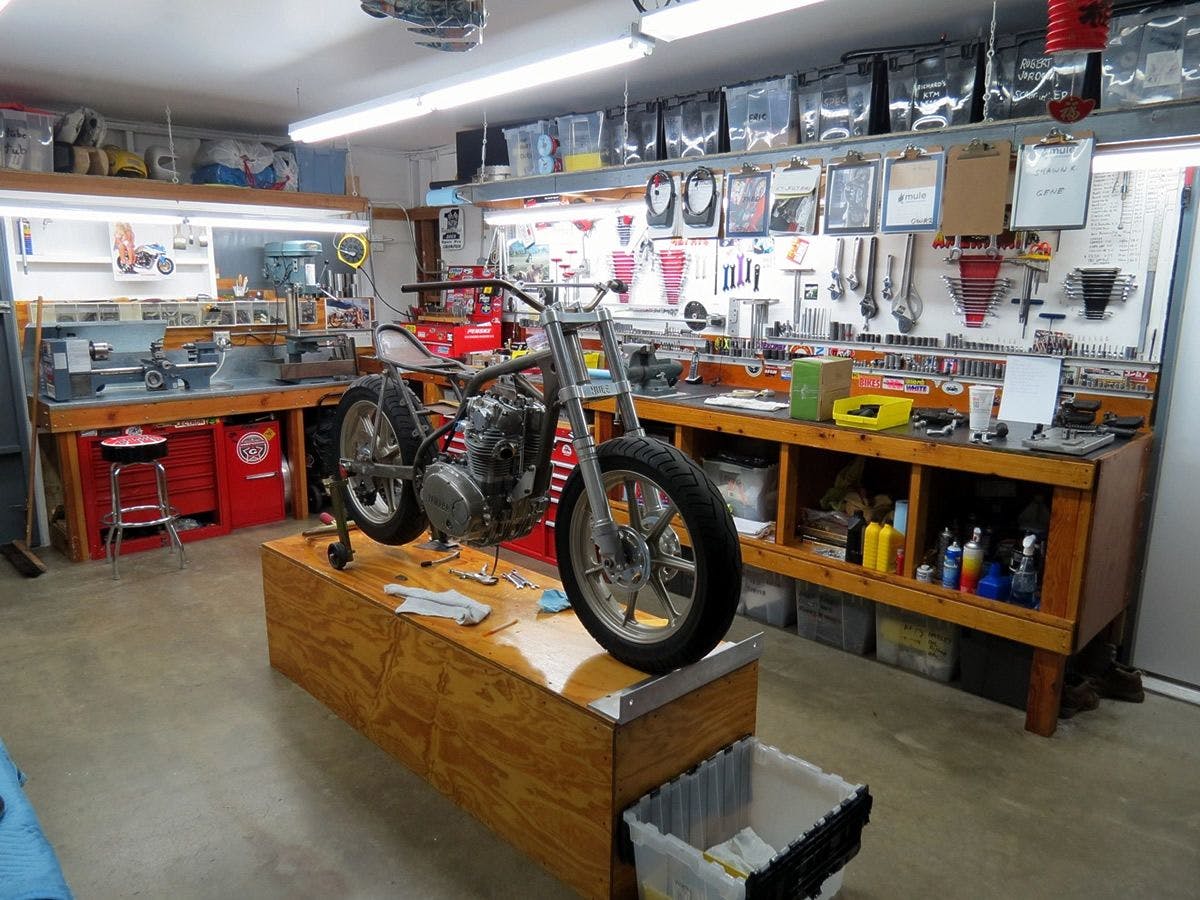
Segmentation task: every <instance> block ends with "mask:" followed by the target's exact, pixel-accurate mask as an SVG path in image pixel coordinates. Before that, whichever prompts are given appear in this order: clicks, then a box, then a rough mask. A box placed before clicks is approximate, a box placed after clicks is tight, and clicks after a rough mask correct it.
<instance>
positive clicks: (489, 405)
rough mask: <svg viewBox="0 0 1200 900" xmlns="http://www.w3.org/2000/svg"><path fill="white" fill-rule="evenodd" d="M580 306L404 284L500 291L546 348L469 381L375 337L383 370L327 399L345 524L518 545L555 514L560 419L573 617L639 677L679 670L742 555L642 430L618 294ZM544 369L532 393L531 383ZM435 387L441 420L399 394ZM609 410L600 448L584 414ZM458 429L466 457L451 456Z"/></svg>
mask: <svg viewBox="0 0 1200 900" xmlns="http://www.w3.org/2000/svg"><path fill="white" fill-rule="evenodd" d="M593 287H594V289H595V292H596V293H595V296H594V297H592V298H591V299H590V300H589V301H588V302H586V303H584V302H568V301H567V300H566V299H561V300H560V299H556V298H554V297H553V296H551V297H550V299H547V300H545V302H543V300H542V299H538V298H536V297H534V296H532V295H531V294H529V293H526V291H524V290H522V289H521V288H519V287H517V286H516V285H514V284H511V283H509V282H507V281H504V280H501V279H475V280H466V281H454V282H449V281H447V282H424V283H421V284H407V285H404V286H403V287H402V288H401V291H402V292H404V293H415V292H417V291H427V290H443V289H455V290H463V289H469V288H479V289H492V290H493V291H495V292H496V293H497V294H499V293H501V292H507V293H508V294H510V295H512V296H513V297H516V298H517V299H518V300H520V301H521V302H522V303H524V304H525V305H526V306H529V307H530V308H532V309H534V310H536V311H537V312H538V313H540V314H541V325H542V327H543V328H544V330H545V335H546V338H547V341H548V345H549V346H548V347H547V348H546V349H543V350H538V351H535V352H531V353H528V354H526V355H525V356H520V357H516V358H513V359H510V360H506V361H504V362H501V363H498V364H496V365H492V366H488V367H486V368H484V369H481V370H475V369H471V368H468V367H466V366H464V365H463V364H462V363H459V362H457V361H455V360H448V359H443V358H441V357H438V356H435V355H434V354H432V353H431V352H430V351H429V350H428V349H427V348H426V347H425V346H424V344H422V343H421V342H420V341H419V340H418V339H417V338H416V336H415V335H413V334H412V332H410V331H409V330H408V329H406V328H403V327H401V326H398V325H394V324H384V325H380V326H378V327H377V328H376V329H375V350H376V354H377V356H378V359H379V361H380V362H381V363H382V365H383V368H384V371H383V373H382V374H379V375H368V376H365V377H363V378H359V379H358V380H356V381H355V382H354V383H353V384H351V386H350V387H349V388H348V389H347V391H346V392H345V394H344V395H343V396H342V399H341V401H340V403H339V404H338V408H337V414H336V423H337V424H336V434H337V446H336V448H335V449H336V451H337V460H336V465H337V466H338V467H339V471H340V472H341V473H342V474H343V475H344V477H345V481H344V486H343V488H342V490H343V492H344V500H345V503H346V508H347V511H348V513H349V516H350V518H352V519H354V521H355V522H356V524H357V525H358V527H359V529H360V530H361V531H363V532H364V533H365V534H366V535H367V536H368V537H370V538H372V539H373V540H375V541H378V542H380V543H384V544H393V545H395V544H407V543H411V542H412V541H415V540H417V539H418V538H419V537H421V535H422V534H423V533H424V532H425V530H426V528H427V527H428V528H429V529H430V530H431V531H432V533H433V535H434V537H435V538H437V539H440V540H443V541H449V540H454V541H458V542H460V543H463V544H467V545H469V546H473V547H492V546H496V545H499V544H500V543H502V542H505V541H511V540H515V539H518V538H520V537H523V536H524V535H527V534H528V533H529V532H530V531H531V530H532V529H533V527H534V525H536V524H537V522H538V521H539V520H540V519H541V518H542V516H543V514H544V513H545V512H546V510H547V508H548V506H549V503H550V480H551V473H552V472H553V466H552V464H551V458H550V456H551V451H552V449H553V447H554V439H555V434H556V430H557V427H558V422H559V415H560V413H565V415H566V418H567V421H568V422H569V423H570V426H571V434H572V444H573V448H574V451H575V457H576V461H577V465H576V466H575V468H574V469H573V470H572V472H571V474H570V476H569V477H568V479H567V482H566V485H565V487H564V489H563V491H562V494H561V498H560V501H559V506H558V514H557V519H556V521H555V523H554V524H555V529H554V530H555V541H556V548H557V553H558V564H559V569H560V575H561V578H562V583H563V587H564V589H565V591H566V594H567V597H568V599H569V600H570V602H571V605H572V607H573V608H574V610H575V613H576V615H577V616H578V618H579V621H580V622H582V623H583V625H584V627H585V628H586V629H587V630H588V632H589V633H590V634H591V635H592V637H593V638H595V639H596V641H597V642H598V643H599V644H600V645H601V646H602V647H604V649H606V650H607V651H608V652H609V653H610V654H611V655H612V656H614V657H615V658H616V659H618V660H620V661H621V662H623V663H626V664H627V665H630V666H633V667H635V668H637V669H640V670H642V671H645V672H650V673H661V672H666V671H670V670H672V669H676V668H678V667H680V666H684V665H688V664H690V663H693V662H695V661H697V660H699V659H700V658H701V657H703V656H705V655H706V654H707V653H708V652H709V651H711V650H712V649H713V648H714V647H715V646H716V645H717V643H718V642H719V641H720V640H721V638H722V637H724V635H725V633H726V631H727V630H728V629H729V625H730V623H731V622H732V620H733V615H734V612H735V611H736V608H737V603H738V598H739V596H740V595H741V580H742V559H741V546H740V544H739V542H738V535H737V531H736V529H735V528H734V524H733V519H732V517H731V515H730V513H729V509H728V507H727V506H726V503H725V500H724V498H723V497H722V496H721V493H720V491H719V490H718V489H717V487H716V485H715V484H713V482H712V481H711V480H710V479H709V478H708V477H707V476H706V475H705V474H704V471H703V469H701V468H700V467H699V466H698V465H697V464H696V463H695V462H694V461H693V460H692V459H691V458H689V457H688V456H687V455H686V454H684V453H683V452H682V451H681V450H679V449H678V448H676V447H674V446H673V445H671V444H668V443H665V442H663V441H660V440H657V439H655V438H653V437H650V436H648V435H647V434H646V432H645V430H644V429H643V428H642V426H641V425H640V423H639V422H638V416H637V411H636V410H635V408H634V402H633V395H632V393H631V390H630V384H629V381H628V380H627V376H626V371H625V363H624V361H623V358H622V355H621V348H620V345H619V342H618V339H617V335H616V330H615V328H614V325H613V319H612V315H611V313H610V312H609V310H607V309H605V308H602V307H600V301H601V300H603V298H604V297H605V296H606V295H607V294H608V293H609V292H610V291H613V292H617V293H622V292H624V291H625V290H627V288H626V287H625V285H624V284H622V283H621V282H619V281H610V282H608V283H607V284H599V285H594V286H593ZM585 328H594V329H596V330H597V331H598V332H599V336H600V341H601V344H602V346H603V349H604V355H605V359H606V363H607V367H608V371H609V373H610V375H611V377H612V380H611V381H593V380H592V378H591V377H590V375H589V373H588V367H587V365H586V363H585V361H584V356H583V347H582V344H581V342H580V332H581V331H582V330H584V329H585ZM535 369H537V370H540V372H541V382H542V387H541V389H540V390H539V388H538V387H537V386H536V385H535V384H534V383H533V382H532V381H530V380H529V378H527V377H526V375H527V374H528V373H530V372H531V370H535ZM407 373H415V374H422V375H431V376H436V377H437V378H439V379H440V380H444V381H445V382H447V383H449V385H450V386H451V388H452V389H453V391H454V393H455V395H456V396H457V398H458V401H459V405H458V411H457V413H456V414H455V415H454V416H453V417H451V418H449V420H448V421H446V422H444V423H443V424H440V425H435V424H434V422H433V414H432V413H431V411H430V410H429V409H428V408H426V407H425V406H424V404H423V403H422V402H421V400H420V399H419V398H418V397H417V395H416V394H415V393H414V392H413V391H412V390H411V389H410V388H409V386H408V385H407V384H406V383H405V381H404V379H403V376H404V375H405V374H407ZM604 397H613V398H615V400H616V407H617V414H618V416H619V417H620V418H619V421H620V423H621V425H622V426H623V428H624V433H623V435H622V436H620V437H616V438H613V439H612V440H608V441H604V442H603V443H600V444H597V443H596V442H595V441H594V440H593V438H592V436H591V434H590V432H589V429H588V422H587V418H586V414H585V409H584V405H585V403H586V402H588V401H592V400H598V399H600V398H604ZM456 432H461V434H462V438H463V441H464V443H465V446H466V452H465V454H455V453H452V452H451V451H450V444H451V439H452V438H453V437H454V435H455V434H456Z"/></svg>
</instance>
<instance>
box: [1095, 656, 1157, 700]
mask: <svg viewBox="0 0 1200 900" xmlns="http://www.w3.org/2000/svg"><path fill="white" fill-rule="evenodd" d="M1087 680H1088V682H1089V683H1090V684H1091V685H1092V687H1093V688H1095V690H1096V693H1098V694H1099V695H1100V696H1101V697H1111V698H1112V699H1113V700H1124V701H1125V702H1126V703H1141V702H1142V701H1144V700H1145V699H1146V692H1145V690H1143V688H1142V673H1141V672H1140V671H1139V670H1138V669H1132V668H1130V667H1129V666H1126V665H1122V664H1121V663H1119V662H1114V663H1113V664H1112V665H1110V666H1109V667H1108V668H1107V669H1106V670H1105V671H1104V672H1102V673H1101V674H1099V675H1089V676H1088V677H1087Z"/></svg>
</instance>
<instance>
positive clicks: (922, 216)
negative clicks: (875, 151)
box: [880, 147, 946, 232]
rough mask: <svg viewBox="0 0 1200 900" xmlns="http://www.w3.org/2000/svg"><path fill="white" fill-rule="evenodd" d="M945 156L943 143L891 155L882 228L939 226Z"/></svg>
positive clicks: (886, 166)
mask: <svg viewBox="0 0 1200 900" xmlns="http://www.w3.org/2000/svg"><path fill="white" fill-rule="evenodd" d="M910 153H911V155H910ZM945 159H946V157H945V155H944V154H943V153H942V152H941V148H940V147H929V148H926V149H925V150H920V151H916V150H914V151H906V152H905V153H904V154H902V155H900V156H898V157H888V159H887V161H886V162H885V163H884V177H883V181H884V187H883V222H882V223H881V226H880V228H881V230H882V231H884V232H912V231H937V230H938V225H939V221H940V219H941V212H942V196H941V193H942V171H943V167H944V165H945Z"/></svg>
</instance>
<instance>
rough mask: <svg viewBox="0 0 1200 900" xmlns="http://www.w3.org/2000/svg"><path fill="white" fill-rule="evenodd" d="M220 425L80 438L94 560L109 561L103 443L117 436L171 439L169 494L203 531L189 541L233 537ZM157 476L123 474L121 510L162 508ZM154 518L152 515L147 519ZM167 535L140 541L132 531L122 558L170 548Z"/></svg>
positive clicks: (141, 471)
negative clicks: (104, 519) (103, 521)
mask: <svg viewBox="0 0 1200 900" xmlns="http://www.w3.org/2000/svg"><path fill="white" fill-rule="evenodd" d="M222 431H223V427H222V425H221V423H220V422H210V421H202V422H177V423H175V424H170V425H141V426H136V427H133V428H125V429H109V430H104V431H99V432H95V433H91V434H81V435H80V436H79V471H80V481H81V485H80V486H81V488H82V490H83V506H84V519H85V521H86V524H87V540H88V553H89V554H90V555H91V557H92V559H103V558H104V538H105V537H106V531H107V529H105V527H104V526H103V525H102V524H101V522H100V517H101V516H103V515H105V514H107V513H109V512H111V511H112V492H111V490H110V488H109V480H108V471H109V469H108V467H109V464H108V462H106V461H105V460H104V458H103V457H102V456H101V452H100V441H102V440H103V439H104V438H106V437H111V436H112V435H114V434H130V433H137V432H141V433H144V434H160V435H162V436H164V437H165V438H166V439H167V456H166V458H165V459H163V460H162V464H163V468H165V469H166V472H167V491H168V494H169V499H170V502H171V505H172V506H173V507H175V509H176V510H178V511H179V515H180V516H181V517H186V518H191V519H195V520H196V521H197V522H198V523H199V527H198V528H181V529H180V530H179V537H180V538H181V539H182V540H184V541H195V540H201V539H203V538H207V537H215V536H216V535H219V534H228V533H229V528H230V525H229V510H228V505H227V497H228V492H227V491H226V489H225V468H224V466H223V465H222V464H221V458H222V454H221V450H222V448H221V434H222ZM156 499H157V494H156V491H155V484H154V470H153V469H151V468H149V467H146V466H136V467H133V468H130V469H126V470H125V471H124V472H123V473H122V474H121V505H122V506H141V505H143V504H148V503H154V502H156ZM144 517H145V518H152V517H153V514H152V513H151V512H146V513H145V514H144ZM164 541H165V535H163V533H162V530H161V529H159V528H155V529H154V532H153V533H152V534H146V535H138V534H137V532H131V531H129V530H128V529H126V532H125V535H124V538H123V540H122V542H121V552H122V553H132V552H134V551H137V550H148V549H151V548H153V547H160V546H164V545H165V544H164Z"/></svg>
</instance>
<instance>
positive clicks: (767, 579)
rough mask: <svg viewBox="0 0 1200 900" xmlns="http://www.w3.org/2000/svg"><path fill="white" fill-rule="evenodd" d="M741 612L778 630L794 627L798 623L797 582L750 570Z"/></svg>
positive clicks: (745, 579) (746, 574) (744, 577)
mask: <svg viewBox="0 0 1200 900" xmlns="http://www.w3.org/2000/svg"><path fill="white" fill-rule="evenodd" d="M738 611H739V612H741V613H744V614H745V615H747V616H749V617H750V618H752V619H755V620H756V621H759V622H764V623H766V624H767V625H774V626H775V627H776V628H787V627H789V626H791V625H792V624H794V623H795V621H796V579H794V578H791V577H790V576H787V575H780V574H779V573H778V572H768V571H767V570H766V569H755V568H751V567H749V566H747V567H746V568H745V569H744V570H743V571H742V597H741V601H740V602H739V603H738Z"/></svg>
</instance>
